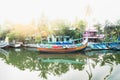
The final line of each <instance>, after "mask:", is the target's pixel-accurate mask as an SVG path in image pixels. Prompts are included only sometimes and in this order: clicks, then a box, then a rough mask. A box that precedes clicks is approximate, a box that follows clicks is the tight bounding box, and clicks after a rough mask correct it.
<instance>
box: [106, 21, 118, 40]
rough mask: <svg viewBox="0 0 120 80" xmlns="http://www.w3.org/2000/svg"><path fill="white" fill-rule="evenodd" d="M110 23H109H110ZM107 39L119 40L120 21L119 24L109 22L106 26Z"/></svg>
mask: <svg viewBox="0 0 120 80" xmlns="http://www.w3.org/2000/svg"><path fill="white" fill-rule="evenodd" d="M108 23H109V24H108ZM104 34H105V41H117V39H118V38H119V37H120V24H119V21H118V23H117V24H115V23H114V24H113V23H112V24H110V22H107V23H106V25H105V27H104Z"/></svg>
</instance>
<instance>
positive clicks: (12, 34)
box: [0, 18, 120, 44]
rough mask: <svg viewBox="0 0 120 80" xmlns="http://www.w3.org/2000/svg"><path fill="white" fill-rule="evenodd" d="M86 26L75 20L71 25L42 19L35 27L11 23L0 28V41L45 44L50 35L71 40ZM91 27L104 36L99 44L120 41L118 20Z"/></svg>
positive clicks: (78, 36) (83, 22)
mask: <svg viewBox="0 0 120 80" xmlns="http://www.w3.org/2000/svg"><path fill="white" fill-rule="evenodd" d="M87 25H88V24H87V22H86V21H84V20H76V21H75V22H73V23H70V22H67V21H65V20H55V21H52V22H49V21H48V20H47V19H44V18H43V19H41V20H40V22H39V23H38V24H37V25H36V24H35V22H34V21H33V22H31V23H30V24H28V25H24V24H12V23H11V25H10V27H9V28H6V29H2V28H3V27H4V26H0V29H1V30H0V41H3V40H4V39H5V37H9V42H10V43H16V42H21V43H22V44H38V43H42V42H44V43H46V38H47V36H49V35H51V34H52V35H54V36H70V38H73V39H76V38H82V37H83V33H84V31H85V30H86V28H88V27H87ZM92 27H93V28H94V29H96V30H97V34H104V35H105V37H104V39H103V40H101V42H117V41H118V40H120V20H117V21H116V22H115V23H111V22H110V21H106V22H105V24H104V26H102V24H100V23H97V24H94V25H93V26H92Z"/></svg>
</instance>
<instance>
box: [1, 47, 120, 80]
mask: <svg viewBox="0 0 120 80" xmlns="http://www.w3.org/2000/svg"><path fill="white" fill-rule="evenodd" d="M0 58H1V59H3V60H4V61H5V63H7V64H8V65H11V66H14V67H17V68H18V69H20V70H22V71H25V70H26V69H29V70H30V71H39V74H38V75H39V77H40V78H42V79H46V80H47V79H48V78H49V77H48V76H51V75H53V76H59V77H61V78H62V79H67V78H63V77H62V76H61V75H65V74H67V73H69V72H70V71H71V70H72V71H79V72H78V74H79V76H77V78H76V79H77V80H79V78H81V79H84V80H114V79H116V80H117V79H118V78H119V77H113V76H114V74H115V73H118V72H117V71H115V70H116V67H117V68H118V69H120V67H119V64H120V52H118V51H117V52H116V51H105V50H104V51H89V52H85V53H84V54H81V53H74V54H69V53H68V54H41V53H39V52H37V51H36V50H31V49H30V50H29V49H18V50H15V49H7V50H3V49H0ZM71 74H72V73H71ZM71 74H70V75H71ZM73 74H74V73H73ZM78 74H76V75H78ZM83 74H84V75H83ZM119 74H120V73H119ZM60 80H61V79H60ZM67 80H69V79H67ZM71 80H74V79H71Z"/></svg>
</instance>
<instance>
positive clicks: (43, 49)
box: [37, 38, 88, 53]
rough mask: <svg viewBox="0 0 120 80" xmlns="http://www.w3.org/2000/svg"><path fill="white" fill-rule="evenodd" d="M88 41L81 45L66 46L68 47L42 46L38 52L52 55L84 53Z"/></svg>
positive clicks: (38, 48) (39, 46)
mask: <svg viewBox="0 0 120 80" xmlns="http://www.w3.org/2000/svg"><path fill="white" fill-rule="evenodd" d="M87 43H88V39H87V38H86V39H85V40H84V41H83V42H82V43H79V44H66V45H55V44H40V45H38V47H37V50H38V51H40V52H50V53H67V52H77V51H82V50H84V49H85V48H86V47H87Z"/></svg>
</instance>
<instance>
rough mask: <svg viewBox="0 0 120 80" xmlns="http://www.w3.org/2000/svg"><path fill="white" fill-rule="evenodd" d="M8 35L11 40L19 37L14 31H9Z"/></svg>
mask: <svg viewBox="0 0 120 80" xmlns="http://www.w3.org/2000/svg"><path fill="white" fill-rule="evenodd" d="M7 36H8V37H9V41H12V40H15V39H16V37H17V36H16V34H15V33H14V32H10V33H8V34H7Z"/></svg>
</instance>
